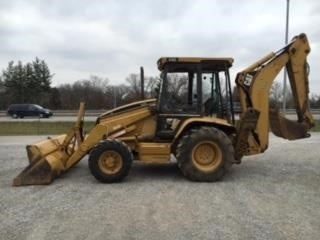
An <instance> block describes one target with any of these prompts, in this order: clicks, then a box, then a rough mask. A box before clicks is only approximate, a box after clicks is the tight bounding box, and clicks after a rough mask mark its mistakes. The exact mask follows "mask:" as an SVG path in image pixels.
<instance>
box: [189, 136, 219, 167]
mask: <svg viewBox="0 0 320 240" xmlns="http://www.w3.org/2000/svg"><path fill="white" fill-rule="evenodd" d="M192 161H193V164H194V165H195V166H196V167H197V168H198V169H200V170H201V171H204V172H212V171H214V170H216V169H217V168H218V167H219V166H220V165H221V163H222V151H221V149H220V147H219V146H218V145H217V144H216V143H214V142H210V141H204V142H200V143H198V144H197V145H196V146H195V147H194V148H193V150H192Z"/></svg>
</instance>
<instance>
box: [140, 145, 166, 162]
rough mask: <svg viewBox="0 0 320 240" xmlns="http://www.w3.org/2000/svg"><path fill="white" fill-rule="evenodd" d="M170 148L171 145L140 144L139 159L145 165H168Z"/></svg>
mask: <svg viewBox="0 0 320 240" xmlns="http://www.w3.org/2000/svg"><path fill="white" fill-rule="evenodd" d="M170 148H171V144H170V143H139V144H138V154H139V159H140V160H141V161H143V162H145V163H168V162H169V161H170V154H171V151H170Z"/></svg>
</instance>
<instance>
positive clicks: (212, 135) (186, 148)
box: [176, 127, 234, 182]
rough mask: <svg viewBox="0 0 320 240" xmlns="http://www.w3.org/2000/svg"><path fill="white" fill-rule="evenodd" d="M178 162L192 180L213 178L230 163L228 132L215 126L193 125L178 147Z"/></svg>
mask: <svg viewBox="0 0 320 240" xmlns="http://www.w3.org/2000/svg"><path fill="white" fill-rule="evenodd" d="M176 157H177V161H178V166H179V168H180V170H181V172H182V173H183V175H184V176H185V177H187V178H188V179H189V180H192V181H201V182H213V181H217V180H219V179H221V178H222V176H223V175H224V174H225V173H226V172H227V170H228V169H229V168H230V167H231V165H232V162H233V161H234V149H233V145H232V143H231V140H230V139H229V138H228V136H227V135H226V134H225V133H224V132H222V131H220V130H219V129H216V128H214V127H201V128H198V129H192V130H191V131H189V132H188V133H187V134H185V135H184V136H183V137H182V138H181V140H180V142H179V144H178V147H177V156H176Z"/></svg>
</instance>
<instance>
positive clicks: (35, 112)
mask: <svg viewBox="0 0 320 240" xmlns="http://www.w3.org/2000/svg"><path fill="white" fill-rule="evenodd" d="M7 114H8V115H9V116H11V117H13V118H24V117H39V118H49V117H51V116H52V112H51V111H50V110H49V109H46V108H43V107H41V106H39V105H37V104H12V105H10V106H9V108H8V110H7Z"/></svg>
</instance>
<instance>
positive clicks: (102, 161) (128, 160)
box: [89, 140, 133, 183]
mask: <svg viewBox="0 0 320 240" xmlns="http://www.w3.org/2000/svg"><path fill="white" fill-rule="evenodd" d="M132 162H133V156H132V153H131V151H130V149H129V148H128V147H127V145H125V144H124V143H122V142H120V141H118V140H107V141H104V142H102V143H100V144H99V145H98V146H96V147H95V148H94V149H93V150H92V151H91V153H90V156H89V169H90V171H91V174H92V175H93V176H94V177H95V178H96V179H97V180H98V181H100V182H103V183H113V182H120V181H121V180H123V179H124V178H125V177H126V176H127V175H128V173H129V170H130V169H131V166H132Z"/></svg>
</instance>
